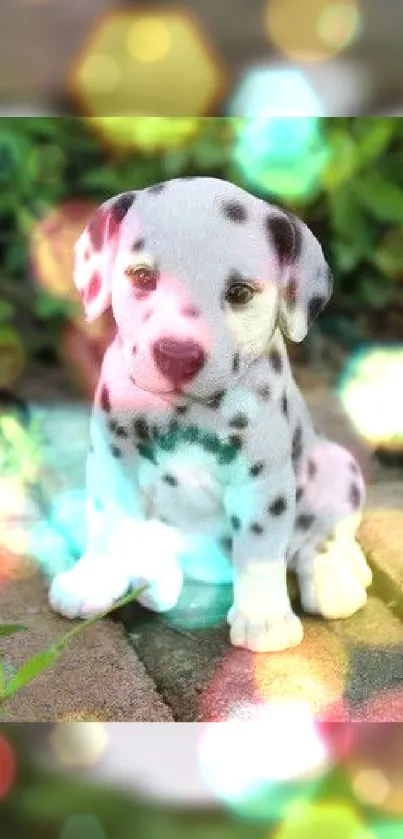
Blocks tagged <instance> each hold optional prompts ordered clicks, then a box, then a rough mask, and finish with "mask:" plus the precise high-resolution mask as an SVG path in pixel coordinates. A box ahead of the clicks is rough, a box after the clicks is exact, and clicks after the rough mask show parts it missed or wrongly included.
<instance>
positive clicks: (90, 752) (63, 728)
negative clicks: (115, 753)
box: [50, 722, 109, 768]
mask: <svg viewBox="0 0 403 839" xmlns="http://www.w3.org/2000/svg"><path fill="white" fill-rule="evenodd" d="M50 742H51V748H52V752H53V755H54V757H55V758H56V759H57V761H58V762H59V763H60V764H62V765H63V766H66V767H76V768H78V767H87V766H92V765H93V764H94V763H96V762H97V761H98V760H99V759H100V758H101V756H102V755H103V754H104V752H105V750H106V749H107V747H108V743H109V734H108V730H107V728H106V726H105V725H104V723H102V722H91V723H87V722H80V723H76V722H72V723H70V722H66V723H57V724H56V725H54V726H53V729H52V731H51V734H50Z"/></svg>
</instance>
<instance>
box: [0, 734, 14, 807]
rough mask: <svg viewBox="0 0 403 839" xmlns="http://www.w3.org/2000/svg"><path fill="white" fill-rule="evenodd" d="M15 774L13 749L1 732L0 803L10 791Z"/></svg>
mask: <svg viewBox="0 0 403 839" xmlns="http://www.w3.org/2000/svg"><path fill="white" fill-rule="evenodd" d="M16 775H17V761H16V757H15V754H14V751H13V749H12V747H11V745H10V743H9V742H8V740H6V738H5V737H4V736H3V734H0V803H1V801H2V799H3V798H5V797H6V796H7V795H8V793H9V792H10V790H11V788H12V786H13V784H14V781H15V778H16Z"/></svg>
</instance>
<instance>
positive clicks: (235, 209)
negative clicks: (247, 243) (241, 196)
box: [223, 201, 248, 224]
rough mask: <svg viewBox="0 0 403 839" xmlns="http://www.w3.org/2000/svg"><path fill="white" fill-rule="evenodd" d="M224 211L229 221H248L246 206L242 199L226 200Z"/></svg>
mask: <svg viewBox="0 0 403 839" xmlns="http://www.w3.org/2000/svg"><path fill="white" fill-rule="evenodd" d="M223 212H224V215H225V217H226V218H227V219H229V221H233V222H236V223H237V224H240V223H241V222H243V221H246V219H247V217H248V213H247V211H246V207H244V206H243V204H241V202H240V201H226V202H225V204H224V205H223Z"/></svg>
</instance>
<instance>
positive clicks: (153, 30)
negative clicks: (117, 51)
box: [127, 18, 172, 64]
mask: <svg viewBox="0 0 403 839" xmlns="http://www.w3.org/2000/svg"><path fill="white" fill-rule="evenodd" d="M127 38H128V47H129V50H130V52H131V54H132V56H133V58H134V59H135V60H136V61H140V62H144V63H146V64H147V63H148V62H150V63H152V62H153V61H161V59H162V58H164V57H165V56H166V55H167V53H168V52H169V50H170V49H172V37H171V33H170V31H169V28H168V26H167V25H166V23H164V21H163V20H158V18H156V19H153V18H151V19H149V20H139V21H136V22H135V23H132V25H131V27H130V29H129V32H128V36H127Z"/></svg>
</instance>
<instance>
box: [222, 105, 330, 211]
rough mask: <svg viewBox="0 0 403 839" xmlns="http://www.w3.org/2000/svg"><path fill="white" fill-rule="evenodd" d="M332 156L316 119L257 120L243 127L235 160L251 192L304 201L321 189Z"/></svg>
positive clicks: (240, 129)
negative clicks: (322, 177) (327, 164)
mask: <svg viewBox="0 0 403 839" xmlns="http://www.w3.org/2000/svg"><path fill="white" fill-rule="evenodd" d="M329 154H330V151H329V149H328V147H327V146H326V144H325V142H324V139H323V137H322V132H321V126H320V121H319V120H318V119H317V118H316V117H301V118H298V117H297V118H294V117H278V118H277V117H268V118H267V117H255V118H252V119H249V120H245V122H244V124H243V125H241V126H240V127H239V129H238V131H237V136H236V142H235V146H234V151H233V159H234V162H235V164H236V166H237V167H238V169H239V170H240V172H241V173H242V176H243V177H244V178H245V180H246V181H247V182H248V183H249V184H250V186H251V188H255V189H257V190H259V191H261V192H268V193H272V194H273V195H277V196H280V197H284V198H285V199H287V198H290V199H300V198H310V197H312V196H313V195H314V194H315V193H316V192H317V190H318V189H319V187H320V176H321V173H322V171H323V169H324V167H325V165H326V163H327V161H328V159H329Z"/></svg>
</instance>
